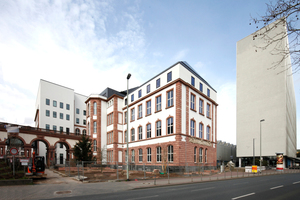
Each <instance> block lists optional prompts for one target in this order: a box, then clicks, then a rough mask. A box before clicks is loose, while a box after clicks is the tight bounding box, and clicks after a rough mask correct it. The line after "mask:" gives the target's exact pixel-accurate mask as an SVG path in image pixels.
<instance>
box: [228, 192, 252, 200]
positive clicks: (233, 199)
mask: <svg viewBox="0 0 300 200" xmlns="http://www.w3.org/2000/svg"><path fill="white" fill-rule="evenodd" d="M254 194H255V193H254V192H253V193H249V194H245V195H242V196H239V197H234V198H232V200H235V199H240V198H244V197H247V196H251V195H254Z"/></svg>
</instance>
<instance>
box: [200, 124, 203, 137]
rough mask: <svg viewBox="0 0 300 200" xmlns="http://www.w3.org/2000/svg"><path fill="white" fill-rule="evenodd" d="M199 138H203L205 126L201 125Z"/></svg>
mask: <svg viewBox="0 0 300 200" xmlns="http://www.w3.org/2000/svg"><path fill="white" fill-rule="evenodd" d="M199 138H203V124H202V123H200V124H199Z"/></svg>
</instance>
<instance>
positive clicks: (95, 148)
mask: <svg viewBox="0 0 300 200" xmlns="http://www.w3.org/2000/svg"><path fill="white" fill-rule="evenodd" d="M94 151H97V140H94Z"/></svg>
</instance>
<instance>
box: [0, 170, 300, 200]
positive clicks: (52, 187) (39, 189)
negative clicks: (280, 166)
mask: <svg viewBox="0 0 300 200" xmlns="http://www.w3.org/2000/svg"><path fill="white" fill-rule="evenodd" d="M289 172H293V171H289ZM46 173H47V179H46V180H40V181H35V185H23V186H2V187H0V194H1V195H0V199H5V200H16V199H23V200H29V199H51V198H57V197H72V196H80V195H92V194H104V193H112V192H120V191H126V190H132V189H140V188H149V187H161V186H169V185H180V184H190V183H195V182H204V181H215V180H224V179H231V178H244V177H248V176H249V177H256V176H265V175H270V174H274V171H265V172H264V173H263V174H262V175H259V174H246V173H243V172H232V173H230V172H226V174H224V173H222V174H215V175H213V176H203V177H201V176H200V177H199V176H197V177H193V176H192V177H184V178H171V179H169V180H168V179H156V180H155V179H152V180H130V181H120V182H97V183H82V182H79V181H76V180H74V179H73V178H72V177H62V176H60V175H59V174H57V173H54V172H53V171H51V170H46ZM298 173H299V171H298ZM278 174H279V173H278ZM169 183H170V184H169Z"/></svg>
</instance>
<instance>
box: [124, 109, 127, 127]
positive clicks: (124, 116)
mask: <svg viewBox="0 0 300 200" xmlns="http://www.w3.org/2000/svg"><path fill="white" fill-rule="evenodd" d="M124 118H125V120H124V121H125V124H127V112H125V116H124Z"/></svg>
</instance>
